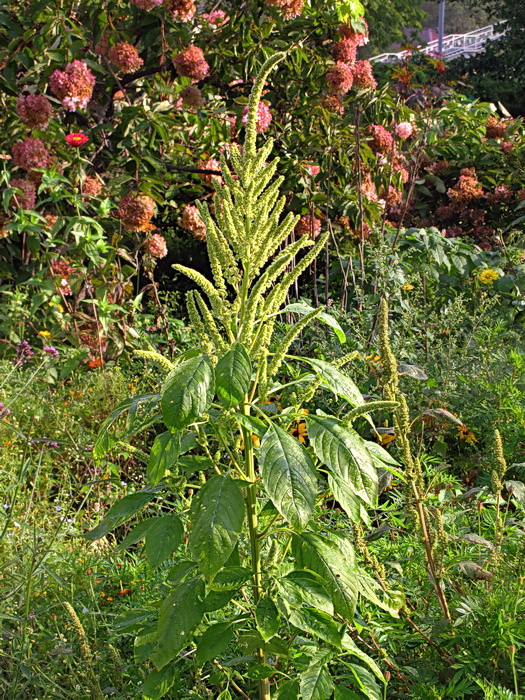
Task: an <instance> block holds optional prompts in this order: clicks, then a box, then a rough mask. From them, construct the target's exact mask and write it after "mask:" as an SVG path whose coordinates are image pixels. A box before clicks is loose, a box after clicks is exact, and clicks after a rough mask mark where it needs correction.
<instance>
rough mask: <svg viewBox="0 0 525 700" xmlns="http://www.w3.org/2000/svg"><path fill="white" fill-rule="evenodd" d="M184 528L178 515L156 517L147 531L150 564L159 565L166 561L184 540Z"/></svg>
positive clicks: (147, 550) (147, 549)
mask: <svg viewBox="0 0 525 700" xmlns="http://www.w3.org/2000/svg"><path fill="white" fill-rule="evenodd" d="M183 535H184V529H183V527H182V523H181V521H180V519H179V518H178V517H177V516H176V515H163V516H162V517H160V518H154V522H153V523H152V525H151V527H150V528H148V531H147V532H146V545H145V550H146V557H147V559H148V562H149V565H150V566H152V567H157V566H159V565H160V564H162V562H163V561H166V559H167V558H168V557H170V556H171V554H172V553H173V552H174V551H175V550H176V549H177V547H178V546H179V545H180V543H181V542H182V537H183Z"/></svg>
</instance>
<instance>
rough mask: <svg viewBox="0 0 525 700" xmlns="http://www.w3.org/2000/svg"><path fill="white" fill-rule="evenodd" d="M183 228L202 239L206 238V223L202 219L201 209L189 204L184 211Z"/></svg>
mask: <svg viewBox="0 0 525 700" xmlns="http://www.w3.org/2000/svg"><path fill="white" fill-rule="evenodd" d="M181 225H182V228H185V229H186V230H187V231H190V232H191V233H192V234H193V235H194V236H195V238H198V239H199V240H200V241H205V240H206V224H205V223H204V221H203V220H202V219H201V216H200V214H199V210H198V209H197V207H195V206H193V204H188V205H187V206H185V207H184V210H183V212H182V221H181Z"/></svg>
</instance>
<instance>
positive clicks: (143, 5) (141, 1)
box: [131, 0, 163, 10]
mask: <svg viewBox="0 0 525 700" xmlns="http://www.w3.org/2000/svg"><path fill="white" fill-rule="evenodd" d="M131 2H132V4H133V5H135V7H138V8H139V10H154V9H155V8H156V7H159V5H162V3H163V0H131Z"/></svg>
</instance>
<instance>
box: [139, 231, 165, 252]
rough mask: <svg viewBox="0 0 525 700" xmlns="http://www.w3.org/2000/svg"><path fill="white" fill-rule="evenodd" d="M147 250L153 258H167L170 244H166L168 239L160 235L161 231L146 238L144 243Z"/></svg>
mask: <svg viewBox="0 0 525 700" xmlns="http://www.w3.org/2000/svg"><path fill="white" fill-rule="evenodd" d="M144 245H145V248H146V252H147V253H148V255H150V256H151V257H152V258H165V257H166V255H167V254H168V246H167V245H166V239H165V238H164V237H163V236H161V235H160V233H154V234H152V235H151V236H150V237H149V238H147V239H146V243H145V244H144Z"/></svg>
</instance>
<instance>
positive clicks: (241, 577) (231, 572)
mask: <svg viewBox="0 0 525 700" xmlns="http://www.w3.org/2000/svg"><path fill="white" fill-rule="evenodd" d="M252 575H253V572H252V571H251V569H246V568H245V567H243V566H227V567H225V568H224V569H222V570H221V571H219V573H218V574H217V576H215V578H214V579H213V581H212V582H211V583H210V584H209V585H208V588H209V590H210V591H237V590H238V589H239V588H241V586H243V585H244V584H245V583H246V581H249V580H250V579H251V577H252Z"/></svg>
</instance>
